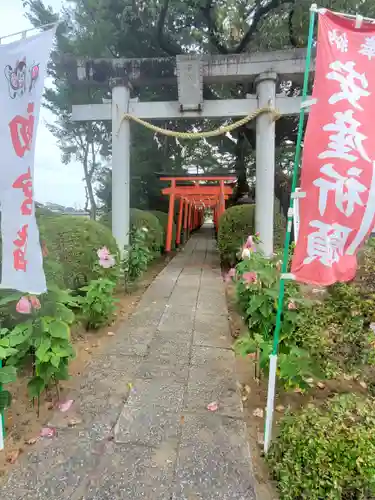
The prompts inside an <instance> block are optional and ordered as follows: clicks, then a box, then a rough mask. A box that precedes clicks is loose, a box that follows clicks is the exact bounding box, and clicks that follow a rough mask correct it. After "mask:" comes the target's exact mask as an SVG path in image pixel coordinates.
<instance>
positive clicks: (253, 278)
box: [242, 271, 257, 285]
mask: <svg viewBox="0 0 375 500" xmlns="http://www.w3.org/2000/svg"><path fill="white" fill-rule="evenodd" d="M242 278H243V280H244V281H245V282H246V283H247V284H248V285H250V284H251V283H256V282H257V274H256V273H254V272H252V271H249V272H247V273H243V275H242Z"/></svg>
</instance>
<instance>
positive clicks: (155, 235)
mask: <svg viewBox="0 0 375 500" xmlns="http://www.w3.org/2000/svg"><path fill="white" fill-rule="evenodd" d="M100 222H101V223H102V224H104V225H105V226H107V227H108V228H112V213H111V212H108V213H106V214H104V215H102V216H101V218H100ZM130 225H131V226H132V227H137V228H142V227H147V229H148V231H149V232H148V236H147V242H148V245H149V248H150V250H151V251H152V252H153V254H154V255H155V256H157V255H158V254H160V252H161V249H162V248H163V246H164V230H163V227H162V225H161V224H160V222H159V219H158V218H157V217H156V216H155V215H154V214H153V213H151V212H147V211H146V210H139V209H138V208H131V209H130Z"/></svg>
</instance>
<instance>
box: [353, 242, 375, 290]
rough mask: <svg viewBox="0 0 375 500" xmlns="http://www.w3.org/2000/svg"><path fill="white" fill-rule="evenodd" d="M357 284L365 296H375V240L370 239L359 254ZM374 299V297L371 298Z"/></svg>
mask: <svg viewBox="0 0 375 500" xmlns="http://www.w3.org/2000/svg"><path fill="white" fill-rule="evenodd" d="M358 264H359V266H358V272H357V275H356V278H355V282H356V284H357V285H358V286H359V287H360V290H361V292H362V293H363V294H366V295H368V296H370V297H371V296H372V294H375V238H370V239H369V240H368V242H367V244H366V245H365V246H364V247H363V249H362V250H361V251H360V252H359V257H358ZM371 298H373V297H371Z"/></svg>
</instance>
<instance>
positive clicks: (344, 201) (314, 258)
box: [292, 11, 375, 285]
mask: <svg viewBox="0 0 375 500" xmlns="http://www.w3.org/2000/svg"><path fill="white" fill-rule="evenodd" d="M355 23H356V21H355V20H349V19H345V18H343V17H341V16H337V15H334V14H332V13H331V12H329V11H325V12H324V13H321V14H319V33H318V43H317V58H316V69H315V82H314V88H313V95H312V98H313V99H316V102H315V104H312V105H311V107H310V116H309V120H308V123H307V128H306V135H305V140H304V150H303V157H302V172H301V186H300V187H301V192H302V193H305V197H304V198H301V199H300V200H299V206H300V228H299V237H298V242H297V244H296V248H295V252H294V257H293V263H292V273H293V274H294V275H295V278H296V279H297V280H298V281H302V282H305V283H312V284H316V285H330V284H332V283H335V282H337V281H349V280H351V279H353V278H354V276H355V272H356V268H357V261H356V253H357V251H358V249H359V248H360V246H361V244H362V243H363V241H364V240H365V239H366V238H367V237H368V235H369V234H370V233H371V231H372V230H373V228H374V224H375V221H374V218H375V217H374V216H375V125H374V115H375V26H374V25H371V24H368V23H365V22H363V23H362V26H360V27H359V28H356V27H355Z"/></svg>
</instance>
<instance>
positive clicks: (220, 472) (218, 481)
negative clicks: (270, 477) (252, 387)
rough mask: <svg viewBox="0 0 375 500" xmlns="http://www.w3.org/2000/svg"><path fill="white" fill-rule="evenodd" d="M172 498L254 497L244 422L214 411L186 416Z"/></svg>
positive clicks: (228, 499)
mask: <svg viewBox="0 0 375 500" xmlns="http://www.w3.org/2000/svg"><path fill="white" fill-rule="evenodd" d="M172 498H173V500H192V499H194V500H218V499H220V500H250V499H255V493H254V488H253V481H252V471H251V468H250V453H249V447H248V443H247V438H246V427H245V424H244V422H243V421H241V420H235V419H232V418H226V417H221V416H218V415H213V414H209V415H207V414H206V415H204V416H203V415H187V416H186V417H185V421H184V425H183V429H182V437H181V443H180V447H179V456H178V460H177V471H176V486H175V489H174V493H173V497H172Z"/></svg>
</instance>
